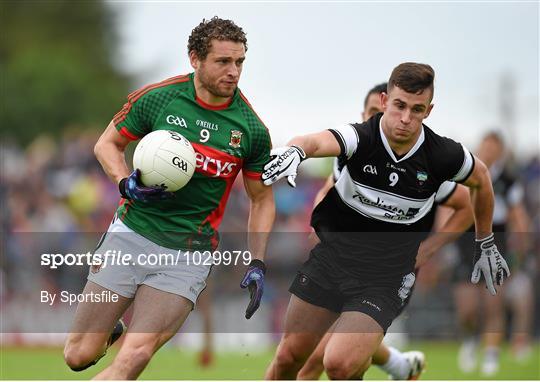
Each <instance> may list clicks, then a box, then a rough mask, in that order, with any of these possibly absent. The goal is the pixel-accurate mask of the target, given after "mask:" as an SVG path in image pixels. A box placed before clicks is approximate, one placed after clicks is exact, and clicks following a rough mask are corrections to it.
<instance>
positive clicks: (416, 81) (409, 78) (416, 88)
mask: <svg viewBox="0 0 540 382" xmlns="http://www.w3.org/2000/svg"><path fill="white" fill-rule="evenodd" d="M434 78H435V71H434V70H433V68H432V67H431V66H429V65H427V64H419V63H416V62H404V63H403V64H399V65H398V66H396V67H395V68H394V70H392V74H391V75H390V79H389V80H388V89H387V91H388V92H390V90H391V89H392V88H393V87H394V86H397V87H398V88H400V89H403V90H405V91H406V92H407V93H413V94H422V93H423V92H424V90H426V89H428V90H430V91H431V99H433V90H434V89H433V80H434Z"/></svg>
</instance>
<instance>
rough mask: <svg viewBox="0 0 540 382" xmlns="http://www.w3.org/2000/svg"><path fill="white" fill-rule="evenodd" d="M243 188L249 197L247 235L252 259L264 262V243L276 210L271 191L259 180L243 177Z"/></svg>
mask: <svg viewBox="0 0 540 382" xmlns="http://www.w3.org/2000/svg"><path fill="white" fill-rule="evenodd" d="M244 188H245V189H246V193H247V195H248V197H249V201H250V207H249V220H248V233H256V234H255V235H253V234H251V235H249V238H248V240H249V248H250V251H251V254H252V258H254V259H259V260H264V254H265V252H266V243H267V241H268V236H269V234H270V232H271V231H272V226H273V224H274V218H275V215H276V208H275V204H274V194H273V192H272V189H271V188H269V187H265V186H264V184H263V183H262V182H261V181H260V180H253V179H250V178H248V177H244Z"/></svg>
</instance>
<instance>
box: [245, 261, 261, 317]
mask: <svg viewBox="0 0 540 382" xmlns="http://www.w3.org/2000/svg"><path fill="white" fill-rule="evenodd" d="M265 273H266V265H264V262H263V261H262V260H259V259H253V260H251V262H250V263H249V267H248V269H247V271H246V273H245V274H244V278H243V279H242V281H241V282H240V288H242V289H244V288H248V289H249V298H250V300H249V305H248V307H247V309H246V318H247V319H248V320H249V319H250V318H251V316H253V313H255V311H256V310H257V309H258V308H259V305H260V304H261V298H262V295H263V292H264V274H265Z"/></svg>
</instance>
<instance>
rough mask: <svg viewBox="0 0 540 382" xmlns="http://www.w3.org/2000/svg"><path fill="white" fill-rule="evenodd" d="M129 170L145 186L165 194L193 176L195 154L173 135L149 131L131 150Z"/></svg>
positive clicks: (189, 146) (161, 131)
mask: <svg viewBox="0 0 540 382" xmlns="http://www.w3.org/2000/svg"><path fill="white" fill-rule="evenodd" d="M133 168H138V169H139V170H140V171H141V181H142V182H143V184H144V185H145V186H164V187H165V188H166V189H167V191H177V190H179V189H180V188H182V187H184V186H185V185H186V184H187V183H188V182H189V180H190V179H191V177H192V176H193V172H194V171H195V150H193V146H191V143H189V141H188V140H187V139H186V138H185V137H184V136H182V135H181V134H179V133H177V132H176V131H171V130H156V131H152V132H151V133H149V134H147V135H145V136H144V137H143V138H142V139H141V141H140V142H139V144H138V145H137V147H136V148H135V153H134V155H133Z"/></svg>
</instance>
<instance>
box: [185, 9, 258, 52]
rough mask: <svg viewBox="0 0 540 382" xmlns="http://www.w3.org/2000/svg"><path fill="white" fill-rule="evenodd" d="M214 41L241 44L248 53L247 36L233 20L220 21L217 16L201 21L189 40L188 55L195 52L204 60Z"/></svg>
mask: <svg viewBox="0 0 540 382" xmlns="http://www.w3.org/2000/svg"><path fill="white" fill-rule="evenodd" d="M212 39H215V40H219V41H233V42H241V43H242V44H244V47H245V48H246V51H247V38H246V34H245V33H244V31H243V30H242V28H240V27H239V26H238V25H236V24H235V23H234V22H233V21H232V20H224V19H220V18H219V17H217V16H214V17H212V18H211V19H210V20H205V19H203V21H201V23H200V24H199V25H197V26H196V27H195V28H194V29H193V30H192V31H191V35H190V36H189V39H188V46H187V48H188V53H189V52H191V51H194V52H195V53H196V54H197V57H198V58H199V59H201V60H204V59H205V58H206V56H207V55H208V51H209V50H210V46H211V45H212V44H211V41H212Z"/></svg>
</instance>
